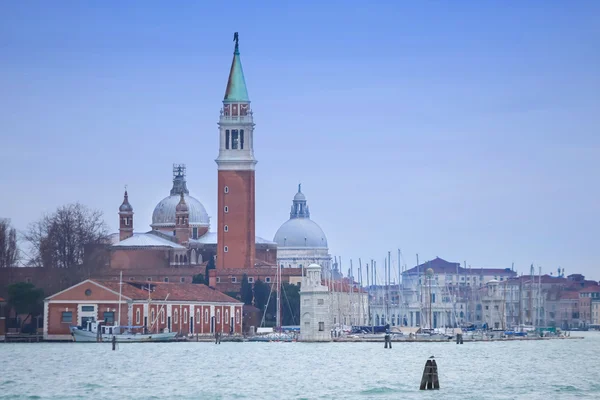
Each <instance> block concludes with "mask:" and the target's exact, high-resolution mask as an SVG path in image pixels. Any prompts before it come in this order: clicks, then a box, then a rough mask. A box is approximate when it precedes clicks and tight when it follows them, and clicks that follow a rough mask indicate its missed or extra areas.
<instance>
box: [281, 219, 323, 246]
mask: <svg viewBox="0 0 600 400" xmlns="http://www.w3.org/2000/svg"><path fill="white" fill-rule="evenodd" d="M273 241H274V242H276V243H277V245H278V246H279V247H305V248H316V247H321V248H327V237H326V236H325V232H323V229H321V227H320V226H319V225H317V223H316V222H314V221H312V220H311V219H309V218H292V219H290V220H288V221H286V222H285V223H284V224H283V225H281V227H280V228H279V229H278V230H277V233H276V234H275V238H274V239H273Z"/></svg>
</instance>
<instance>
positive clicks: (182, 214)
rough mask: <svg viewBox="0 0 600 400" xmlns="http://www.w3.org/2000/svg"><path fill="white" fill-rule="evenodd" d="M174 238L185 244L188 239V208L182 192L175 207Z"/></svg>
mask: <svg viewBox="0 0 600 400" xmlns="http://www.w3.org/2000/svg"><path fill="white" fill-rule="evenodd" d="M175 238H176V239H177V241H178V242H179V244H181V245H186V244H187V243H188V242H189V241H190V209H189V207H188V205H187V203H186V202H185V198H184V197H183V193H181V198H180V199H179V203H178V204H177V207H175Z"/></svg>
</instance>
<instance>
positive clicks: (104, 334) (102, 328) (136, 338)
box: [70, 321, 177, 343]
mask: <svg viewBox="0 0 600 400" xmlns="http://www.w3.org/2000/svg"><path fill="white" fill-rule="evenodd" d="M102 322H103V321H98V322H96V321H87V324H86V326H71V327H70V329H71V335H72V336H73V340H74V341H75V342H110V341H112V340H113V337H114V338H115V340H116V341H117V342H119V343H123V342H166V341H170V340H173V339H175V336H176V335H177V332H164V333H135V332H131V330H130V329H135V328H143V327H136V326H117V325H102Z"/></svg>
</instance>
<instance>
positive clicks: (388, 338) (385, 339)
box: [383, 333, 392, 349]
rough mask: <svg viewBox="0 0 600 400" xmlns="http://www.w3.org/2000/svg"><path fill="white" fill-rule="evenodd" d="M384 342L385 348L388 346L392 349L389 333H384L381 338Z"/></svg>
mask: <svg viewBox="0 0 600 400" xmlns="http://www.w3.org/2000/svg"><path fill="white" fill-rule="evenodd" d="M383 340H384V342H385V348H386V349H387V348H388V344H389V345H390V349H391V348H392V339H391V336H390V334H389V333H386V334H385V336H384V338H383Z"/></svg>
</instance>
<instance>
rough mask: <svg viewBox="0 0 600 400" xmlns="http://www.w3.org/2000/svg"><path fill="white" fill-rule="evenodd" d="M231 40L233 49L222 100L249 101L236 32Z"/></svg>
mask: <svg viewBox="0 0 600 400" xmlns="http://www.w3.org/2000/svg"><path fill="white" fill-rule="evenodd" d="M233 40H234V41H235V50H234V52H233V61H232V62H231V70H230V71H229V80H228V81H227V89H226V90H225V98H224V99H223V101H226V102H236V101H250V98H249V97H248V89H246V80H245V79H244V70H243V69H242V61H241V60H240V47H239V43H238V33H237V32H236V33H235V34H234V36H233Z"/></svg>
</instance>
